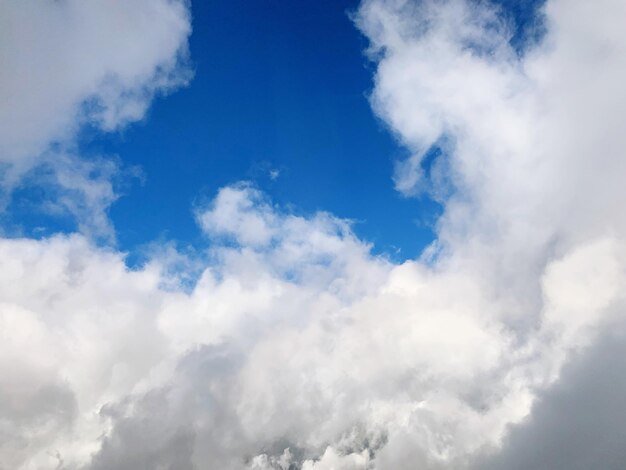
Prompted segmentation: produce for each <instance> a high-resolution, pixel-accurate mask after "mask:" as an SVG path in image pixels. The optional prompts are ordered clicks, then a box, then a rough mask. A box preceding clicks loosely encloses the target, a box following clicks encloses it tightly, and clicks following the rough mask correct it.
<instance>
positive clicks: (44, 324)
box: [0, 0, 626, 470]
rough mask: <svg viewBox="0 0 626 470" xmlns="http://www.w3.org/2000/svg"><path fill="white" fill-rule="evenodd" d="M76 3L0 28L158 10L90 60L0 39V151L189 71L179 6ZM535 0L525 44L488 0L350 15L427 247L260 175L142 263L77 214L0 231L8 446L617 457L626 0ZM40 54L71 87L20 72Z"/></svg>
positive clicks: (74, 38)
mask: <svg viewBox="0 0 626 470" xmlns="http://www.w3.org/2000/svg"><path fill="white" fill-rule="evenodd" d="M79 3H80V2H70V1H68V2H50V3H38V4H37V5H35V3H34V2H33V3H31V2H27V3H26V4H25V6H22V7H19V8H18V7H17V6H16V5H17V4H13V3H8V2H5V3H2V4H1V5H2V6H1V7H0V8H1V9H2V10H3V11H4V10H6V14H3V15H2V16H3V17H6V16H7V15H13V16H12V17H11V18H12V20H11V21H10V24H14V25H19V24H20V21H26V20H25V19H24V17H26V18H27V19H28V21H40V22H41V23H42V24H41V25H40V28H27V29H26V31H23V30H22V29H21V28H16V29H15V30H13V29H8V30H4V29H3V28H0V31H1V32H0V41H1V42H0V44H1V47H2V49H3V53H4V52H6V51H8V50H10V51H20V50H21V49H20V47H23V48H25V49H24V50H29V51H30V52H29V53H30V54H32V53H33V52H32V49H28V48H29V47H31V46H26V45H24V44H28V43H32V42H34V43H37V41H36V40H35V39H33V38H24V37H23V35H24V34H34V33H33V31H38V30H40V29H41V28H42V27H43V26H44V23H45V27H46V28H60V29H61V30H62V34H61V33H60V32H59V34H58V35H57V36H54V37H55V38H58V40H59V41H61V42H62V45H59V48H60V49H59V50H60V51H63V52H64V54H65V55H62V56H61V57H62V58H63V60H64V61H66V64H71V65H74V64H76V63H77V61H78V59H77V57H82V56H81V54H82V53H83V52H84V50H83V47H88V46H89V47H96V46H95V45H93V44H92V45H91V46H90V43H89V41H90V40H92V39H93V40H94V41H95V40H96V39H102V38H108V36H110V35H111V33H109V32H107V30H106V27H107V25H108V23H107V21H106V19H107V15H113V14H117V15H119V17H118V18H122V19H123V18H124V17H125V16H124V15H131V16H132V17H133V18H136V17H137V16H139V17H141V18H143V19H144V20H145V24H144V23H141V24H142V25H143V26H144V27H145V28H146V31H143V32H137V31H136V30H134V29H133V36H132V37H130V38H126V39H124V41H125V42H128V43H131V44H133V45H136V48H137V49H136V50H135V49H133V48H130V50H128V48H119V47H115V46H112V47H111V48H110V49H108V48H105V49H103V51H102V53H101V54H100V55H98V56H94V57H92V59H93V60H92V61H90V62H88V63H87V65H85V70H83V69H82V68H79V69H77V70H70V69H68V68H67V65H63V66H61V65H59V64H58V63H57V61H58V62H60V61H61V60H60V59H59V58H58V57H57V58H56V60H54V61H53V60H52V58H51V57H47V56H45V54H44V58H46V59H49V61H48V62H46V61H45V60H44V58H42V59H41V61H39V62H38V61H37V60H36V59H35V60H32V62H31V59H28V54H26V53H25V52H21V53H18V52H16V53H15V55H11V54H9V55H7V56H6V57H7V58H6V59H5V58H4V57H5V56H3V59H2V60H3V61H5V60H8V61H9V63H12V62H11V61H13V62H15V64H14V66H13V67H12V70H13V71H14V72H12V73H14V74H15V75H14V76H13V75H12V74H10V73H8V72H7V71H6V67H4V66H3V67H2V68H1V69H0V70H2V72H0V73H2V74H3V75H2V76H1V81H2V83H3V86H2V91H0V93H3V98H2V105H0V123H6V125H4V124H2V125H0V128H1V129H2V130H0V133H1V134H0V149H2V150H1V151H2V158H3V159H4V161H7V162H10V163H11V164H14V163H15V162H17V161H31V162H32V161H34V160H32V159H34V158H36V157H37V155H39V153H41V152H42V151H43V150H44V149H45V148H46V147H47V146H49V145H50V143H52V142H54V141H56V140H59V139H63V138H66V136H67V135H68V133H70V134H71V132H73V130H74V129H76V127H77V126H80V125H81V124H82V123H83V122H84V121H85V120H89V121H91V122H95V123H97V125H98V126H101V127H102V128H103V129H104V130H108V129H114V128H116V127H118V126H120V125H123V124H124V123H126V122H128V121H130V120H134V119H138V118H140V117H141V116H143V113H144V112H145V109H146V106H148V104H149V101H150V99H151V98H152V96H153V95H154V94H155V93H156V92H157V91H159V90H162V89H164V88H165V89H167V88H169V87H172V86H177V85H179V84H181V82H180V80H184V79H183V78H181V76H180V75H177V74H176V73H175V70H178V67H180V63H179V61H180V60H181V56H180V54H181V50H184V48H185V45H184V44H185V41H186V37H187V35H188V34H189V31H190V29H189V18H188V12H187V9H186V5H185V4H184V3H179V2H173V1H163V2H153V1H151V2H142V1H134V2H119V3H118V2H113V3H110V2H102V5H100V3H98V2H95V3H94V2H90V3H86V4H82V3H81V4H80V5H79ZM105 3H106V6H105ZM111 5H114V7H111ZM127 5H128V6H127ZM36 10H37V12H36ZM40 10H41V11H40ZM35 13H37V14H35ZM544 14H545V18H544V21H545V27H546V34H545V37H543V39H542V41H541V42H540V43H539V44H537V45H535V46H534V47H532V48H530V49H529V50H527V51H525V52H524V53H523V54H520V53H519V52H518V51H515V50H513V49H512V47H511V46H510V37H511V27H510V25H508V24H507V23H506V22H505V21H504V20H503V19H502V16H501V15H500V12H499V11H498V10H497V8H496V7H494V6H492V5H491V4H489V3H486V2H474V1H469V0H468V1H464V0H441V1H440V0H431V1H428V0H427V1H420V2H408V1H403V0H365V1H364V2H363V3H362V5H361V6H360V8H359V10H358V12H357V13H356V14H355V16H354V19H355V23H356V25H357V26H358V28H360V30H361V31H362V32H363V33H364V34H365V35H366V36H367V37H368V39H369V41H370V44H371V46H370V51H369V52H370V54H371V57H372V58H373V60H375V61H376V62H377V71H376V75H375V87H374V90H373V93H372V97H371V100H372V106H373V109H374V110H375V112H376V113H377V114H378V115H379V116H380V117H381V118H382V119H383V120H384V121H385V122H386V123H387V124H388V125H389V127H390V129H391V131H392V132H394V133H395V134H396V135H397V137H398V139H399V140H400V141H401V142H402V144H403V145H405V146H406V147H407V148H408V149H409V150H410V151H411V155H412V156H411V157H410V158H409V159H407V160H406V161H403V162H401V163H399V164H398V167H397V171H396V175H395V181H396V186H397V188H398V189H399V190H400V191H402V192H404V193H407V194H416V193H421V192H426V193H428V194H430V195H431V196H432V197H434V198H436V199H438V200H439V201H440V202H441V204H442V205H443V207H444V212H443V215H442V216H441V218H440V219H439V221H438V224H437V240H436V242H434V243H433V244H432V245H431V246H430V247H429V248H428V249H427V250H426V251H425V252H424V254H423V256H422V257H421V258H420V259H418V260H413V261H408V262H405V263H403V264H395V263H393V262H391V261H389V260H388V259H386V258H384V257H381V256H375V255H373V254H372V253H371V251H370V248H371V247H370V246H369V245H368V244H367V243H365V242H363V241H361V240H359V239H358V238H357V237H356V236H355V235H354V233H353V232H352V230H351V227H350V223H349V222H347V221H344V220H340V219H338V218H336V217H334V216H333V215H331V214H328V213H323V212H320V213H316V214H311V215H307V216H302V215H296V214H294V213H292V212H290V211H288V210H285V209H284V208H281V207H277V206H276V205H274V204H273V203H272V201H270V200H268V198H267V197H266V196H265V195H264V194H263V193H262V191H260V190H259V189H257V188H255V187H254V186H252V185H250V184H248V183H239V184H234V185H231V186H228V187H225V188H222V189H221V190H220V191H219V192H218V194H217V195H216V197H215V198H214V199H213V200H212V201H211V202H210V203H209V204H207V205H206V206H204V207H198V208H197V209H196V217H197V221H198V225H199V226H200V227H201V229H202V231H203V233H204V234H205V235H206V238H207V240H208V242H209V243H208V246H209V247H210V248H208V249H207V250H206V252H204V253H202V255H195V256H190V255H185V254H182V253H178V252H177V251H176V249H175V248H172V247H163V249H161V250H156V253H157V254H155V255H154V256H153V257H151V259H150V261H149V262H148V263H146V265H145V266H144V267H142V268H140V269H135V270H130V269H129V268H128V267H127V266H126V265H125V262H124V254H123V253H120V252H118V251H116V250H115V249H114V248H106V247H98V246H96V245H95V244H94V243H93V242H92V241H91V239H90V238H89V236H88V235H85V234H79V233H76V234H69V235H68V234H65V235H63V234H59V235H56V236H53V237H50V238H47V239H44V240H33V239H6V238H5V239H0V372H1V373H0V468H1V469H7V470H8V469H20V470H31V469H67V470H105V469H106V470H109V469H119V470H125V469H128V470H131V469H138V468H150V469H161V468H163V469H174V468H175V469H199V470H200V469H209V468H220V469H225V470H226V469H232V470H245V469H248V470H253V469H254V470H270V469H281V470H287V469H302V470H331V469H333V470H365V469H377V470H391V469H404V468H419V469H424V470H439V469H441V470H445V469H468V470H470V469H479V468H480V469H489V470H491V469H493V470H504V469H507V470H509V469H517V468H519V469H522V468H524V469H529V468H537V469H543V468H546V469H547V468H550V469H551V470H561V469H563V470H565V469H567V470H571V469H576V468H581V469H582V468H591V467H594V466H595V467H601V468H607V469H613V468H615V469H617V468H623V467H624V465H626V456H625V455H624V452H623V448H622V446H621V445H619V442H623V436H624V434H625V432H626V428H624V425H623V422H624V420H623V417H624V416H623V410H622V406H621V403H620V401H621V396H623V394H624V392H626V369H625V368H624V364H623V359H622V357H623V356H624V354H623V352H624V344H625V342H624V336H623V335H624V331H625V328H626V323H625V322H626V319H625V318H624V314H625V313H626V312H625V308H626V303H625V302H626V299H625V298H624V290H623V286H624V285H625V282H626V244H625V243H624V239H625V237H626V219H624V218H623V215H622V208H623V207H624V205H625V204H626V186H624V184H623V177H624V174H626V173H625V170H626V158H625V157H626V153H625V152H626V135H625V134H624V132H623V129H622V127H623V123H624V122H625V121H626V116H624V113H625V110H626V92H624V90H623V83H626V35H625V34H624V32H623V24H622V23H623V21H622V19H623V18H625V17H626V4H625V3H624V2H622V1H621V0H599V1H596V2H588V1H587V0H549V1H548V2H547V3H546V5H545V9H544ZM77 17H80V18H82V19H83V20H84V21H87V20H89V19H91V20H92V21H93V22H94V23H93V25H91V26H90V27H83V22H82V21H81V22H76V21H75V18H77ZM73 19H74V20H73ZM120 21H121V20H120ZM116 24H118V23H117V22H116ZM96 27H99V28H101V33H99V34H95V33H94V35H93V37H92V36H91V34H92V33H93V32H94V28H96ZM7 31H8V32H7ZM134 34H136V37H135V36H134ZM107 35H108V36H107ZM110 39H112V40H113V39H115V38H110ZM37 44H38V43H37ZM107 44H108V43H107V42H106V41H105V42H104V43H103V46H102V47H104V46H105V45H107ZM53 45H54V44H53ZM42 47H43V46H42ZM181 47H182V48H183V49H181ZM127 54H128V55H127ZM137 57H142V60H143V59H145V61H144V62H141V61H140V62H138V61H137V60H136V58H137ZM33 64H34V65H33ZM31 66H33V67H34V66H36V67H40V68H41V70H45V71H47V73H50V72H49V71H50V70H57V69H58V70H59V72H58V73H59V74H67V76H65V75H63V80H64V81H67V82H68V83H66V87H67V90H66V92H64V93H52V92H51V91H50V90H47V89H45V88H42V87H40V86H39V85H37V84H34V85H32V84H31V83H30V82H29V81H28V80H26V81H24V80H19V78H20V77H21V76H22V75H24V74H28V73H29V72H30V71H28V70H26V69H25V68H28V67H31ZM172 74H173V75H172ZM108 77H113V78H108ZM70 78H71V80H70ZM33 80H34V79H33ZM5 83H7V84H8V85H4V84H5ZM103 84H104V85H103ZM31 85H32V86H33V87H34V88H33V90H36V93H34V94H33V93H31V89H30V88H28V87H30V86H31ZM4 94H6V95H7V98H6V99H5V98H4ZM20 98H21V99H24V100H26V99H27V100H28V102H26V103H24V104H23V106H22V107H20V106H19V103H17V102H16V100H18V101H19V99H20ZM50 100H52V101H50ZM13 108H16V109H18V111H19V113H20V114H18V115H16V116H15V117H13V114H12V113H13V112H14V109H13ZM44 110H45V112H44ZM48 112H50V113H51V115H54V116H56V119H51V118H50V119H49V118H47V117H46V113H48ZM33 116H35V117H37V119H41V121H42V122H41V124H40V125H37V126H36V127H37V130H36V132H35V131H33V130H32V129H30V128H29V127H28V126H26V125H25V124H24V123H25V122H30V119H31V118H33ZM11 126H13V127H11ZM433 146H438V147H440V148H441V150H442V151H441V152H440V154H439V156H438V157H437V158H436V159H435V161H434V162H432V163H431V164H430V165H429V168H428V169H426V168H424V164H423V160H424V158H425V157H426V156H427V155H428V153H429V150H431V149H432V148H433ZM596 410H597V411H596ZM591 459H593V460H591Z"/></svg>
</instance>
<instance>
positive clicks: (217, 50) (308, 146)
mask: <svg viewBox="0 0 626 470" xmlns="http://www.w3.org/2000/svg"><path fill="white" fill-rule="evenodd" d="M498 3H500V4H501V5H502V7H503V12H504V13H503V14H505V15H508V17H509V18H510V19H511V21H512V24H514V25H515V28H516V29H515V35H514V37H513V41H514V43H515V46H516V48H517V49H518V50H519V51H523V49H524V44H526V43H528V42H529V41H530V39H529V38H531V36H532V34H536V32H537V31H539V30H540V28H538V27H537V17H538V16H537V10H538V7H539V6H540V5H541V2H540V1H539V0H531V1H528V2H521V1H517V2H516V1H512V0H499V1H498ZM357 5H358V2H356V1H353V0H349V1H348V0H343V1H342V0H317V1H304V0H298V1H282V0H230V1H218V2H193V3H192V11H193V28H194V29H193V34H192V36H191V38H190V53H191V61H192V64H193V68H194V72H195V76H194V79H193V80H192V81H191V83H190V85H189V86H188V87H187V88H184V89H181V90H178V91H176V92H175V93H173V94H170V95H168V96H167V97H165V98H160V99H157V100H156V101H155V102H154V103H153V105H152V107H151V109H150V112H149V114H148V116H147V118H146V119H145V120H144V121H143V122H141V123H138V124H133V125H131V126H130V127H127V128H126V129H124V130H122V131H120V132H116V133H109V134H103V133H101V132H98V131H95V130H93V129H89V128H86V129H83V131H82V133H81V138H80V142H79V149H80V152H81V154H83V155H92V156H100V155H119V157H120V159H121V161H123V162H124V165H125V166H127V167H133V166H140V167H141V168H142V169H143V174H144V175H145V178H144V179H143V182H141V181H140V180H139V179H137V180H136V181H135V182H134V183H133V184H130V185H126V187H125V189H124V191H123V196H122V197H121V198H120V199H119V200H117V201H116V202H115V203H114V204H113V206H112V207H111V209H110V217H111V219H112V221H113V224H114V226H115V229H116V238H117V243H118V245H119V248H120V249H122V250H124V251H127V252H129V253H131V254H134V255H132V256H130V257H129V261H130V262H131V264H132V262H133V259H135V260H137V259H140V258H141V256H140V253H142V252H143V251H144V250H143V248H142V247H144V246H145V245H147V244H150V243H151V242H153V241H154V240H159V239H160V240H176V241H177V243H178V244H179V245H180V246H182V247H184V246H202V245H203V244H206V241H205V240H204V238H203V236H202V234H201V232H200V229H199V228H198V226H197V224H196V222H195V220H194V216H193V208H194V206H197V205H198V204H202V203H203V202H204V201H207V200H210V199H211V198H212V197H213V196H214V195H215V194H216V192H217V190H218V189H219V188H220V187H222V186H225V185H228V184H233V183H235V182H238V181H241V180H247V181H251V182H252V183H253V184H255V185H256V186H257V187H259V188H260V189H261V190H262V191H264V192H265V193H267V194H268V196H269V197H270V198H271V199H272V200H273V201H274V203H276V204H278V205H280V206H282V207H284V208H288V209H289V210H293V211H294V212H296V213H304V214H311V213H313V212H315V211H318V210H324V211H328V212H331V213H332V214H334V215H336V216H338V217H341V218H346V219H350V220H353V221H354V231H355V232H356V234H357V235H358V236H359V237H361V238H362V239H364V240H367V241H369V242H371V243H372V244H373V250H374V252H375V253H385V254H387V255H388V256H390V257H391V258H392V259H394V260H397V261H401V260H404V259H408V258H415V257H417V256H419V254H420V253H421V251H422V250H423V249H424V248H425V247H426V246H427V245H428V244H429V243H430V242H431V241H432V240H433V239H434V236H435V234H434V231H433V227H434V222H435V221H436V219H437V216H438V215H439V214H440V211H441V207H440V205H439V204H438V203H437V202H435V201H433V200H432V199H431V198H429V197H428V196H426V195H421V196H419V197H416V198H406V197H403V196H401V195H400V194H399V193H398V192H397V191H396V190H395V189H394V184H393V180H392V177H393V167H394V162H395V161H396V160H398V159H403V158H405V157H406V156H407V155H406V151H405V150H404V149H403V148H402V147H401V146H400V145H399V144H398V143H397V142H395V141H394V138H393V136H392V135H391V134H390V133H389V132H388V131H387V129H385V127H384V125H383V124H382V123H381V122H380V121H379V120H378V119H377V118H376V117H375V116H374V114H373V113H372V110H371V108H370V105H369V103H368V99H367V96H368V93H369V92H370V90H371V88H372V75H373V72H374V66H373V64H371V63H369V62H368V59H367V58H366V57H365V55H364V53H363V51H364V49H365V48H366V47H367V44H366V41H365V38H363V37H362V36H361V35H360V33H359V32H358V30H357V29H356V28H355V27H354V25H353V24H352V22H351V20H350V18H349V14H348V13H349V12H350V11H351V10H354V9H355V8H356V7H357ZM531 33H532V34H531ZM533 37H534V36H533ZM431 153H432V156H433V158H434V157H435V156H436V155H437V150H436V149H432V150H431ZM426 165H427V166H428V165H430V160H428V161H427V162H426ZM425 169H426V170H428V168H425ZM29 191H40V193H33V192H29ZM41 191H45V190H42V189H29V188H28V187H26V188H25V189H23V190H21V193H20V194H18V196H19V197H14V198H13V200H14V201H18V202H14V204H13V206H14V207H13V210H12V212H13V214H14V215H13V219H14V220H13V225H11V221H8V222H7V221H5V222H6V223H5V226H7V227H11V226H15V227H17V226H20V227H23V230H24V231H25V234H28V235H29V236H37V235H38V234H41V235H42V236H43V235H47V234H49V233H51V232H54V231H69V230H72V224H71V222H70V220H69V219H67V218H63V217H55V216H54V214H48V215H45V214H41V213H38V212H36V211H33V210H32V205H33V204H32V203H34V202H36V201H37V200H38V198H39V199H41V198H45V194H41ZM20 201H21V202H20ZM15 221H19V224H17V223H15Z"/></svg>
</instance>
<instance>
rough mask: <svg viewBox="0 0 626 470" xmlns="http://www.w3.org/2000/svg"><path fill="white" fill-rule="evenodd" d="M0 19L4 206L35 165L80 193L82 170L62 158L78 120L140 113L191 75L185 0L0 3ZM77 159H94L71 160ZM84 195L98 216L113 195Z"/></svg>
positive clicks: (132, 117)
mask: <svg viewBox="0 0 626 470" xmlns="http://www.w3.org/2000/svg"><path fill="white" fill-rule="evenodd" d="M0 17H1V18H2V27H0V61H1V62H0V165H2V170H1V173H0V183H2V188H1V189H2V193H0V195H2V196H3V201H2V202H3V205H6V204H7V202H8V198H9V197H10V194H11V192H12V190H13V189H14V188H15V186H16V185H18V184H19V183H20V180H21V178H22V177H23V176H24V174H25V173H26V172H28V170H30V169H32V168H33V167H34V166H37V165H39V164H41V163H46V164H48V165H49V167H50V168H52V169H55V170H56V168H57V166H59V165H60V166H61V167H62V168H61V169H59V170H58V171H59V172H60V173H61V174H60V175H59V178H58V181H57V182H56V184H55V187H57V188H61V189H67V190H69V191H79V192H80V191H82V189H81V188H79V187H77V184H76V182H77V181H78V180H83V179H84V176H85V175H84V174H82V173H81V171H80V170H76V171H75V174H72V171H73V170H72V171H70V168H68V167H66V166H65V165H63V164H62V162H61V161H62V160H63V158H64V156H63V155H64V154H67V153H72V152H74V153H75V152H76V151H75V149H74V146H75V145H74V142H73V140H74V137H75V134H76V133H77V132H78V131H79V129H80V128H81V126H84V125H92V126H95V127H97V128H100V129H102V130H103V131H113V130H116V129H119V128H121V127H123V126H125V125H126V124H128V123H129V122H133V121H137V120H140V119H142V118H143V117H144V115H145V113H146V111H147V108H148V106H149V104H150V102H151V100H152V98H153V97H154V96H155V95H157V94H162V93H167V92H168V91H170V90H172V89H174V88H176V87H178V86H181V85H184V84H185V83H187V81H188V80H189V79H190V76H191V73H190V70H189V68H188V67H187V64H186V62H187V38H188V36H189V34H190V33H191V24H190V15H189V11H188V5H187V3H186V2H185V1H178V0H176V1H169V0H156V1H153V0H132V1H114V2H111V1H90V2H81V1H78V0H63V1H53V0H46V1H43V2H41V1H31V0H26V1H20V2H2V3H1V4H0ZM53 144H55V145H53ZM51 145H52V148H51ZM59 146H60V148H61V150H58V148H59ZM68 149H69V151H68ZM84 165H92V166H93V165H95V162H89V163H79V164H78V166H79V167H81V166H84ZM108 165H110V164H109V163H105V166H108ZM65 183H67V184H68V186H64V184H65ZM98 184H99V183H98V182H94V184H93V185H94V187H95V186H98ZM79 185H80V186H82V184H79ZM93 196H94V194H93V191H91V190H89V191H85V192H84V198H85V204H86V205H89V212H92V213H95V212H97V211H99V212H100V214H99V215H98V216H97V217H99V218H100V219H103V220H105V219H106V214H105V213H104V210H103V209H106V207H107V206H108V204H110V202H111V201H112V199H111V197H110V195H104V196H103V197H97V198H96V200H95V201H91V199H93ZM92 202H93V204H92ZM69 211H70V213H71V214H72V215H75V216H77V219H78V221H79V223H82V224H85V225H89V229H90V230H92V231H100V232H102V231H103V232H104V233H103V234H104V235H110V231H111V228H110V227H109V226H107V227H103V225H102V224H103V220H98V221H95V223H94V224H92V222H93V221H91V220H89V218H88V217H84V215H85V214H84V211H82V212H81V211H79V212H76V211H73V210H72V208H69ZM107 231H108V232H109V233H106V232H107ZM100 234H102V233H100Z"/></svg>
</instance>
